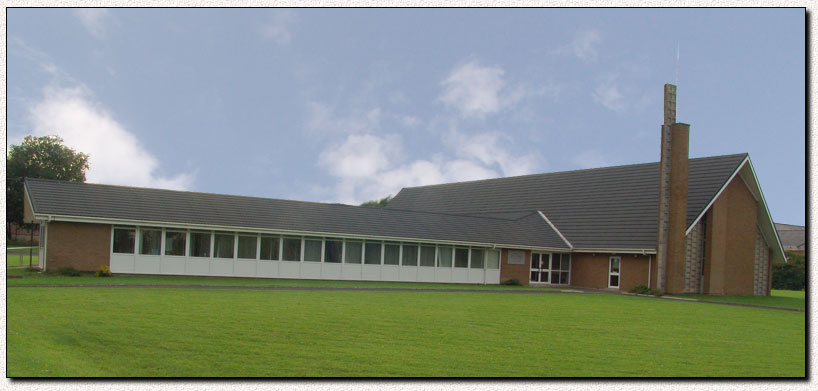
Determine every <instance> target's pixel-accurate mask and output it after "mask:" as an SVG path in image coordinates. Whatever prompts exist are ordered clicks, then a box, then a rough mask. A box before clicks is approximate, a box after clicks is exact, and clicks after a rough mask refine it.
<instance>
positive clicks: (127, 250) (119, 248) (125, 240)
mask: <svg viewBox="0 0 818 391" xmlns="http://www.w3.org/2000/svg"><path fill="white" fill-rule="evenodd" d="M135 236H136V230H135V229H132V228H114V252H115V253H118V254H133V250H134V237H135Z"/></svg>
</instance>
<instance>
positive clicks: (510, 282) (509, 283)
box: [500, 278, 521, 286]
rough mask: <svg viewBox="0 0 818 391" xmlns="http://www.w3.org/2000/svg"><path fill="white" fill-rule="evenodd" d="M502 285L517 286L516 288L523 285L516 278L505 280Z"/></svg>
mask: <svg viewBox="0 0 818 391" xmlns="http://www.w3.org/2000/svg"><path fill="white" fill-rule="evenodd" d="M500 285H516V286H519V285H521V284H520V280H518V279H516V278H511V279H508V280H505V281H503V282H501V283H500Z"/></svg>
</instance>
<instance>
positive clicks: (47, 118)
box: [29, 87, 193, 190]
mask: <svg viewBox="0 0 818 391" xmlns="http://www.w3.org/2000/svg"><path fill="white" fill-rule="evenodd" d="M29 115H30V118H31V121H32V125H33V132H34V135H36V136H44V135H48V134H56V135H58V136H60V137H62V138H63V140H65V144H66V145H67V146H69V147H71V148H74V149H75V150H77V151H80V152H84V153H87V154H89V155H90V158H89V165H90V167H89V169H88V172H87V174H86V179H87V180H88V182H93V183H107V184H114V185H128V186H144V187H158V188H165V189H175V190H185V189H188V188H190V187H191V184H192V182H193V175H192V174H188V173H182V174H179V175H176V176H173V177H166V176H162V175H160V174H159V173H158V171H159V161H158V160H157V159H156V157H155V156H153V155H152V154H150V153H149V152H148V151H146V150H145V148H144V147H143V146H142V144H141V143H140V142H139V139H137V138H136V136H134V135H133V134H132V133H130V132H129V131H128V130H127V129H125V127H124V126H123V125H122V124H120V123H119V122H117V121H116V119H114V118H113V116H112V115H111V114H110V113H109V112H108V111H107V110H105V108H103V107H102V106H101V105H100V104H99V103H98V102H95V101H94V100H93V99H92V98H91V96H90V93H89V92H88V90H87V89H86V88H84V87H74V88H63V87H48V88H46V89H45V93H44V97H43V99H42V101H40V102H38V103H36V104H34V105H33V106H32V107H31V108H30V110H29Z"/></svg>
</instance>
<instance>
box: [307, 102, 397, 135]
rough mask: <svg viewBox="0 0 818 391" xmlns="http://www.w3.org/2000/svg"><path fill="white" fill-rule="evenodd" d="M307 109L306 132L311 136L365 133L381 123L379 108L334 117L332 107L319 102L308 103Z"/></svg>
mask: <svg viewBox="0 0 818 391" xmlns="http://www.w3.org/2000/svg"><path fill="white" fill-rule="evenodd" d="M307 109H308V111H309V120H308V121H307V130H308V131H309V132H310V133H312V134H325V133H342V134H348V133H367V132H370V131H372V130H373V129H376V128H377V127H378V126H379V125H380V121H381V109H380V107H373V108H371V109H369V110H367V111H366V112H356V113H354V114H350V115H345V116H340V115H336V113H335V108H334V107H332V106H330V105H327V104H324V103H321V102H309V103H308V104H307Z"/></svg>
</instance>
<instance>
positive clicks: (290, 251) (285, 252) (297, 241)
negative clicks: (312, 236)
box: [281, 238, 301, 262]
mask: <svg viewBox="0 0 818 391" xmlns="http://www.w3.org/2000/svg"><path fill="white" fill-rule="evenodd" d="M281 247H282V253H281V259H283V260H285V261H290V262H301V238H284V241H283V245H282V246H281Z"/></svg>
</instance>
